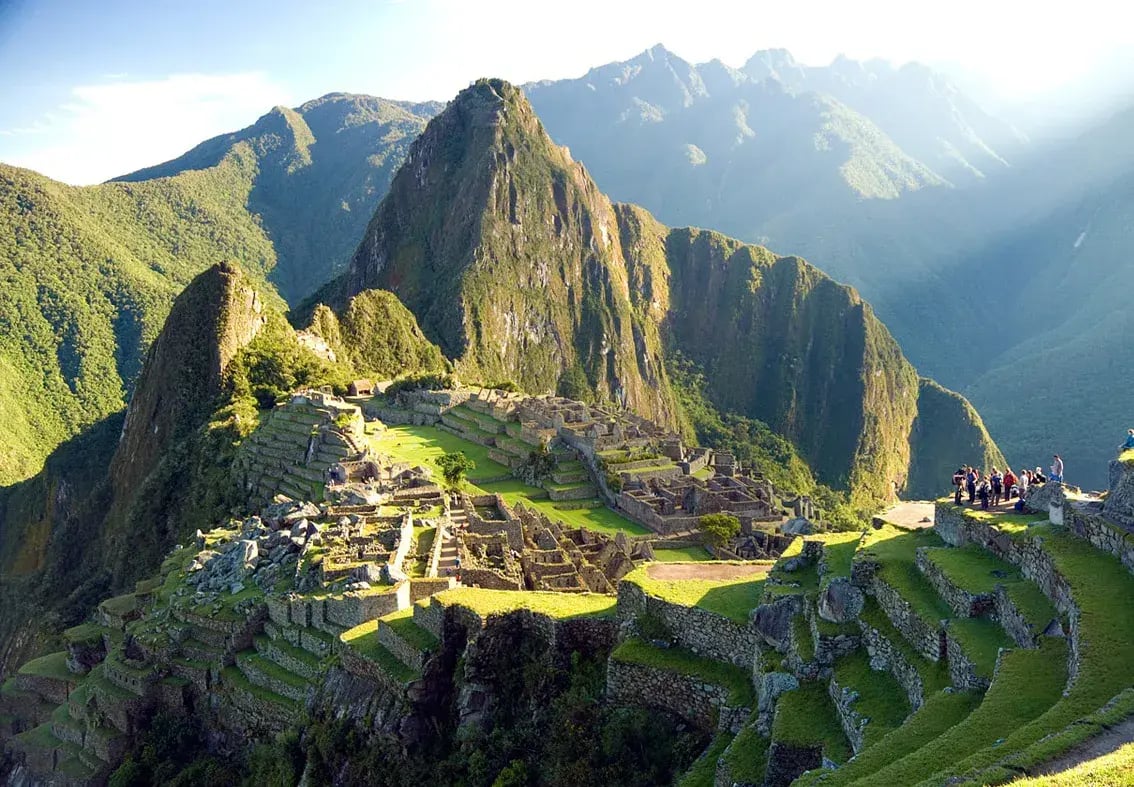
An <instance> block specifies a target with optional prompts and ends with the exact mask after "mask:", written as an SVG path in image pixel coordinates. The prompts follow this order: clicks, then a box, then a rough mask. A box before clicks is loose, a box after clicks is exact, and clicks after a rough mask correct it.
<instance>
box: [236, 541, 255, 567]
mask: <svg viewBox="0 0 1134 787" xmlns="http://www.w3.org/2000/svg"><path fill="white" fill-rule="evenodd" d="M240 550H241V551H240V552H239V554H240V562H241V563H242V564H243V565H244V566H246V567H251V566H254V565H255V564H256V561H257V560H259V558H260V545H259V543H258V542H256V541H255V540H253V539H250V538H246V539H243V540H241V541H240Z"/></svg>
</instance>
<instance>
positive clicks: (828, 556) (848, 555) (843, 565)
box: [807, 533, 862, 586]
mask: <svg viewBox="0 0 1134 787" xmlns="http://www.w3.org/2000/svg"><path fill="white" fill-rule="evenodd" d="M861 539H862V533H824V534H822V535H821V536H817V537H816V536H810V537H808V539H807V540H809V541H811V540H819V541H822V542H823V557H824V563H825V564H826V569H827V570H826V573H824V574H823V576H822V578H821V581H822V584H823V585H824V586H825V585H827V584H829V583H830V582H831V580H832V579H837V578H839V577H849V576H850V574H851V564H852V563H853V562H854V555H855V552H857V551H858V544H859V541H860V540H861Z"/></svg>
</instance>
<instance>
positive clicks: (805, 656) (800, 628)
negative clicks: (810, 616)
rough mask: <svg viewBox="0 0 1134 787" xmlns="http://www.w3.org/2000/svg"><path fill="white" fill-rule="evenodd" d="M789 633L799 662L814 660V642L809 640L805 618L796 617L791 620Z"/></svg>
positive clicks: (809, 634)
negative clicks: (793, 641)
mask: <svg viewBox="0 0 1134 787" xmlns="http://www.w3.org/2000/svg"><path fill="white" fill-rule="evenodd" d="M791 633H792V639H794V640H795V647H796V652H797V655H798V656H799V658H800V660H801V661H804V662H807V661H811V660H812V659H814V658H815V642H814V641H813V640H812V639H811V627H810V626H809V625H807V618H806V617H804V616H803V615H796V616H795V617H794V618H792V619H791Z"/></svg>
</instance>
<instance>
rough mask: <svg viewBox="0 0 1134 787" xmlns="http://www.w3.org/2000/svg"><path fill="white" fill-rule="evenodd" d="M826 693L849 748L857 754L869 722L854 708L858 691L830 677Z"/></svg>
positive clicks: (860, 748)
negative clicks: (829, 697)
mask: <svg viewBox="0 0 1134 787" xmlns="http://www.w3.org/2000/svg"><path fill="white" fill-rule="evenodd" d="M827 693H828V694H829V695H831V701H832V702H834V703H835V713H836V714H837V715H838V717H839V724H840V725H842V728H843V732H845V733H846V735H847V740H848V741H850V745H851V750H852V751H853V752H854V753H855V754H858V753H859V752H860V751H862V746H863V741H864V738H865V737H866V725H867V724H869V723H870V720H869V719H868V718H866V717H865V716H863V715H862V714H861V713H859V712H858V711H857V710H855V707H854V705H855V702H856V701H857V700H858V692H857V691H855V690H854V689H852V688H850V687H849V686H841V685H839V682H838V681H837V680H836V679H835V678H834V677H832V678H831V680H830V681H829V682H828V683H827Z"/></svg>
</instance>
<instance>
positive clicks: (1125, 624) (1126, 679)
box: [951, 519, 1134, 775]
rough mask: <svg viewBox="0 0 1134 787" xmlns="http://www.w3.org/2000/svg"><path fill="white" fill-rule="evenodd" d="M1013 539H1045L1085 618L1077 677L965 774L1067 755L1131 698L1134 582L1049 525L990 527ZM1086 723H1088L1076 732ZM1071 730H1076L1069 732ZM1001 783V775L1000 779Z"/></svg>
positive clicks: (961, 768) (1115, 564)
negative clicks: (1126, 695)
mask: <svg viewBox="0 0 1134 787" xmlns="http://www.w3.org/2000/svg"><path fill="white" fill-rule="evenodd" d="M993 521H994V524H995V525H996V527H997V528H998V529H999V530H1000V531H1001V532H1003V533H1009V534H1011V535H1012V536H1013V537H1014V538H1038V539H1042V544H1043V549H1044V550H1045V551H1046V552H1047V553H1048V554H1050V555H1051V557H1052V560H1053V562H1054V563H1055V566H1056V569H1057V570H1058V571H1059V573H1060V574H1061V575H1062V576H1063V577H1064V578H1065V579H1066V580H1067V581H1068V583H1069V584H1070V586H1071V590H1072V597H1073V598H1074V599H1075V603H1076V604H1077V605H1078V607H1079V610H1080V617H1079V653H1080V668H1079V676H1078V678H1077V680H1076V681H1075V684H1074V686H1072V687H1071V688H1070V689H1068V690H1067V693H1066V695H1065V696H1063V697H1062V698H1059V699H1058V701H1057V702H1055V703H1054V704H1053V705H1052V706H1051V707H1050V708H1049V709H1047V710H1046V712H1044V713H1043V714H1041V715H1038V716H1037V717H1035V718H1034V719H1032V720H1030V721H1029V722H1028V723H1025V724H1020V725H1017V726H1016V727H1015V728H1014V729H1013V731H1012V733H1011V734H1010V735H1008V736H1007V740H1005V741H1004V743H1003V744H1001V745H1000V746H999V747H997V748H996V749H990V750H986V751H982V752H977V753H976V754H974V755H973V756H971V757H969V758H967V759H965V760H962V761H960V762H958V763H957V765H956V767H955V768H953V769H951V771H952V772H956V773H968V772H971V771H975V770H977V769H980V768H983V767H987V766H990V765H993V764H994V763H996V762H998V761H1001V760H1005V761H1006V762H1007V764H1010V765H1013V766H1015V767H1020V768H1023V767H1031V766H1034V765H1036V764H1038V763H1041V762H1044V761H1045V760H1047V759H1050V758H1051V757H1053V756H1056V755H1058V754H1060V753H1061V752H1062V751H1065V750H1066V749H1067V748H1068V747H1069V746H1072V745H1074V744H1075V743H1077V742H1079V741H1082V740H1084V739H1086V738H1087V737H1090V736H1091V735H1093V734H1095V733H1097V732H1098V729H1099V727H1098V724H1097V723H1093V722H1091V721H1090V717H1091V715H1092V714H1094V713H1095V712H1097V711H1098V710H1099V709H1100V708H1102V707H1103V706H1104V705H1106V703H1107V702H1109V701H1110V700H1111V699H1112V698H1114V697H1116V696H1118V695H1119V694H1121V693H1123V692H1124V691H1127V690H1128V689H1129V688H1130V686H1131V683H1132V679H1131V667H1130V665H1131V664H1134V602H1132V601H1131V599H1134V576H1132V575H1131V574H1130V572H1129V571H1127V570H1126V568H1125V567H1124V566H1123V565H1122V564H1121V563H1120V562H1119V561H1118V559H1117V558H1115V557H1114V556H1113V555H1110V554H1109V553H1105V552H1102V551H1101V550H1098V549H1095V548H1094V547H1092V546H1091V545H1090V544H1089V543H1088V542H1086V541H1083V540H1082V539H1079V538H1076V537H1075V536H1073V535H1071V534H1070V533H1069V532H1068V531H1067V530H1066V529H1065V528H1062V527H1057V526H1055V525H1051V524H1044V525H1032V526H1030V527H1024V526H1021V525H1020V523H1018V522H1015V521H1012V520H1008V521H1006V522H1001V521H1000V520H999V519H996V520H993ZM1132 709H1134V708H1132ZM1081 719H1087V720H1088V723H1085V724H1077V723H1076V722H1078V721H1079V720H1081ZM1072 724H1074V725H1075V726H1074V727H1073V728H1070V725H1072ZM1064 730H1067V732H1066V733H1065V734H1064V735H1061V736H1058V738H1057V739H1055V740H1051V741H1047V742H1040V739H1041V738H1043V737H1044V736H1046V735H1049V734H1051V733H1058V732H1061V731H1064ZM998 775H999V774H998Z"/></svg>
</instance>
